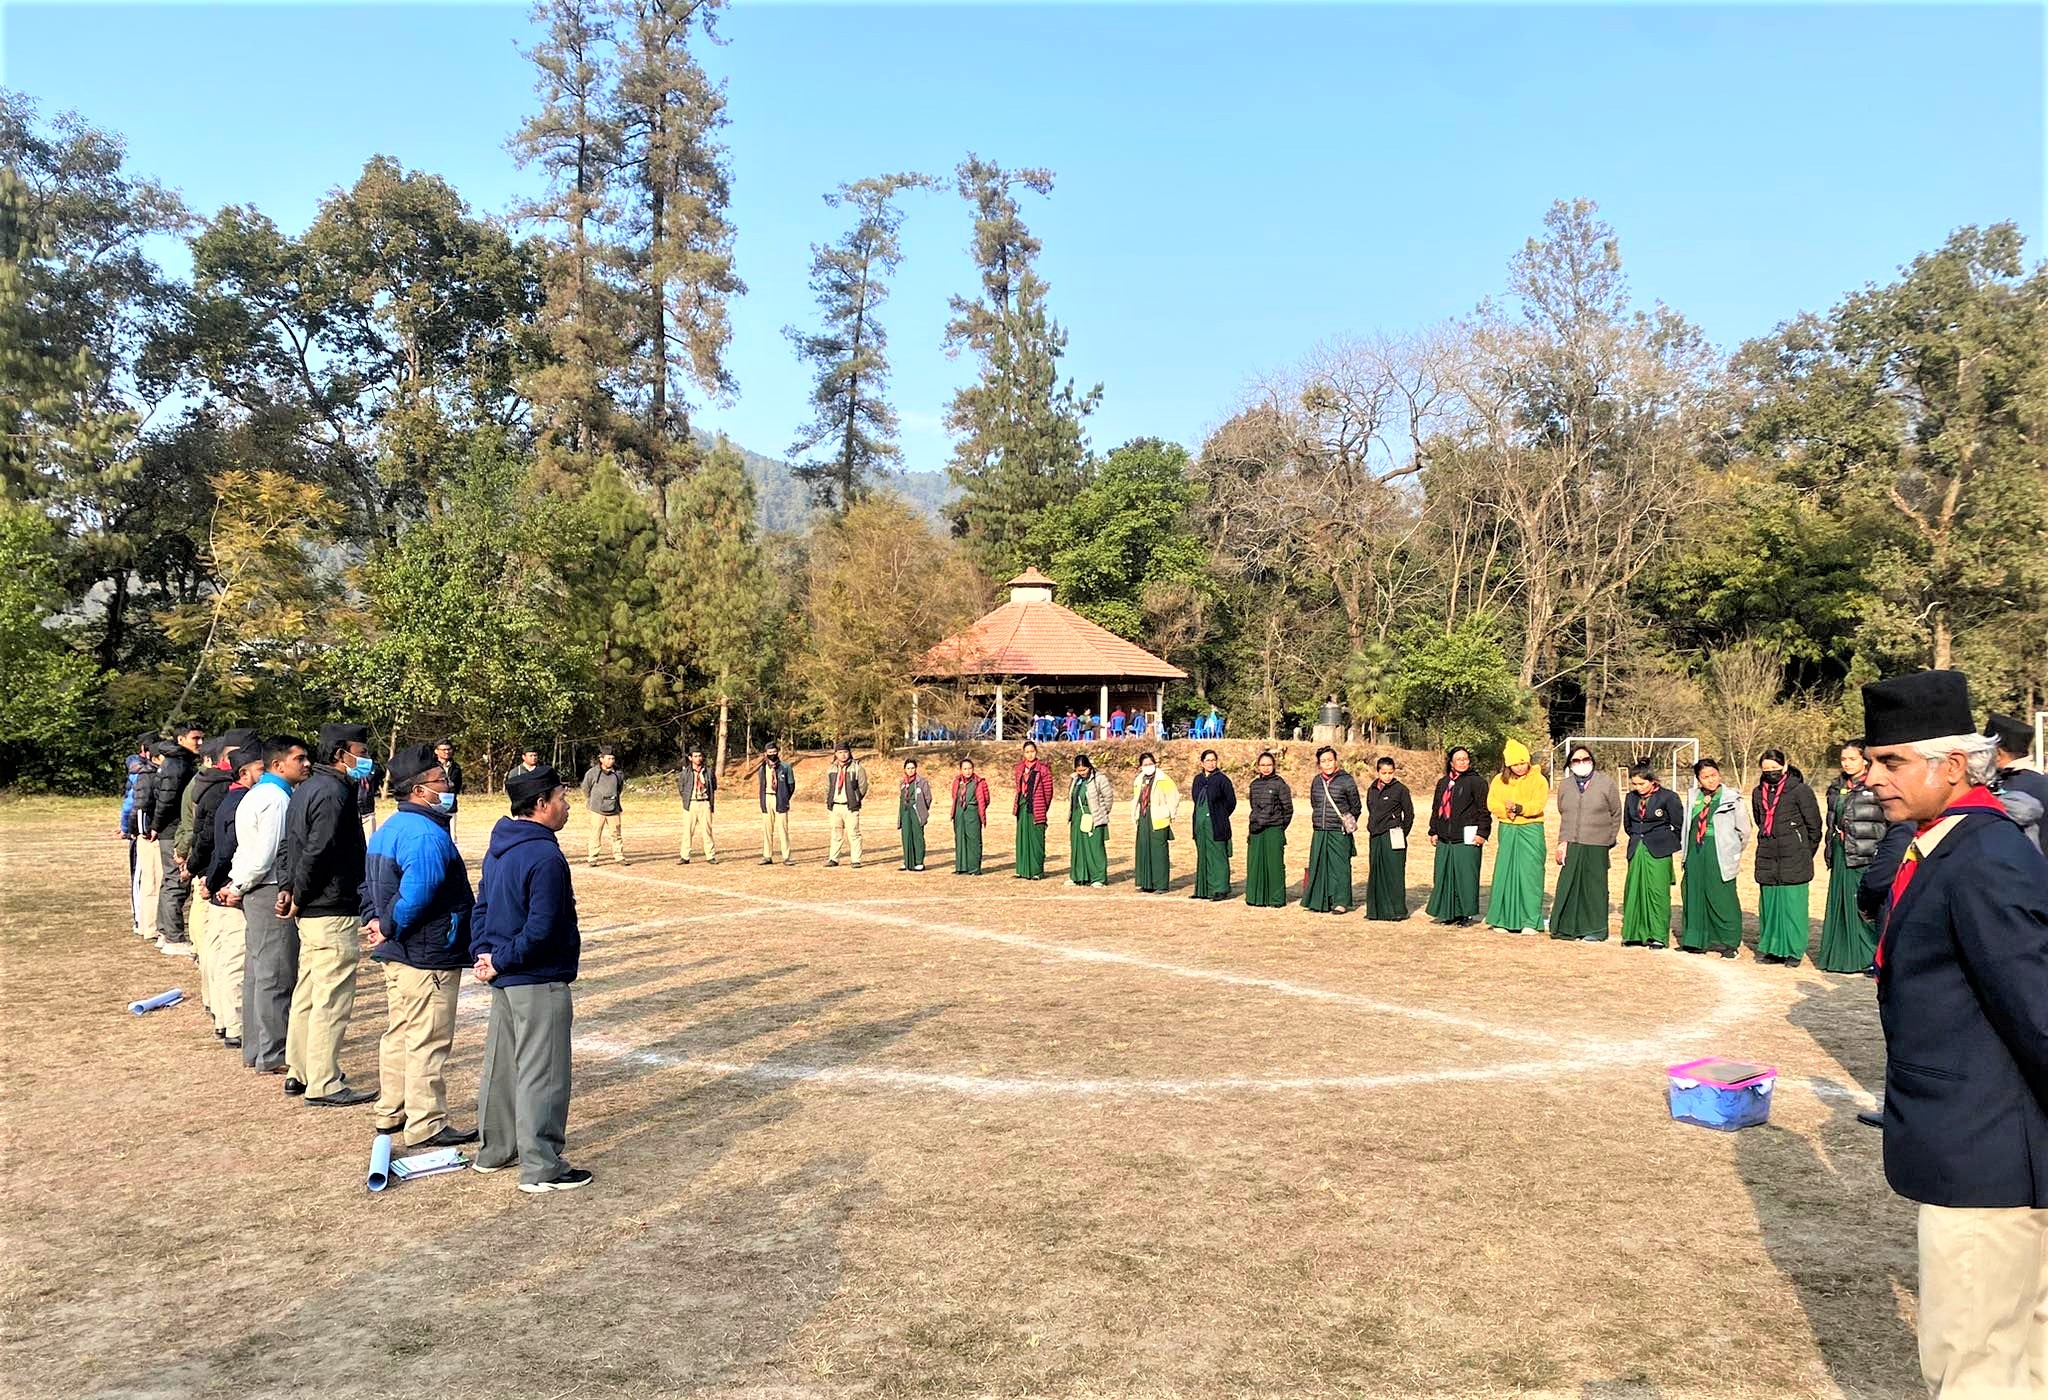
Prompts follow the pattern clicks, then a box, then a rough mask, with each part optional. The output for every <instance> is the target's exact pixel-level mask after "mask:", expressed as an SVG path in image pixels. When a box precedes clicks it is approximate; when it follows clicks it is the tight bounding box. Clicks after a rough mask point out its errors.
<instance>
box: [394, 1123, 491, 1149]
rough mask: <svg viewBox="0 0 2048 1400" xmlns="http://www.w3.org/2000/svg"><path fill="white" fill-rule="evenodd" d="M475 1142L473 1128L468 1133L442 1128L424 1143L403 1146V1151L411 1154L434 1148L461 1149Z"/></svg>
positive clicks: (411, 1143) (451, 1128)
mask: <svg viewBox="0 0 2048 1400" xmlns="http://www.w3.org/2000/svg"><path fill="white" fill-rule="evenodd" d="M475 1141H476V1129H475V1128H471V1129H470V1130H469V1131H467V1132H464V1131H463V1130H462V1129H460V1128H454V1127H444V1128H442V1129H441V1131H440V1132H438V1133H435V1134H434V1135H433V1136H432V1137H430V1138H428V1139H427V1140H426V1141H424V1142H409V1143H407V1144H406V1145H405V1149H406V1151H408V1152H411V1151H414V1150H415V1149H420V1150H424V1149H427V1148H434V1147H462V1146H465V1145H467V1144H469V1143H472V1142H475Z"/></svg>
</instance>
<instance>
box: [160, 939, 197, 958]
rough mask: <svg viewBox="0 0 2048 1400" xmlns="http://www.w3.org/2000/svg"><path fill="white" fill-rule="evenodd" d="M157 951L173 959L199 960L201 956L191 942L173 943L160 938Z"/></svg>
mask: <svg viewBox="0 0 2048 1400" xmlns="http://www.w3.org/2000/svg"><path fill="white" fill-rule="evenodd" d="M156 950H157V951H158V952H159V953H163V954H165V955H166V956H169V957H173V958H197V957H198V956H199V954H198V953H197V952H196V951H194V949H193V947H192V945H191V944H190V943H189V942H183V941H179V942H173V941H172V940H170V939H168V938H158V939H157V941H156Z"/></svg>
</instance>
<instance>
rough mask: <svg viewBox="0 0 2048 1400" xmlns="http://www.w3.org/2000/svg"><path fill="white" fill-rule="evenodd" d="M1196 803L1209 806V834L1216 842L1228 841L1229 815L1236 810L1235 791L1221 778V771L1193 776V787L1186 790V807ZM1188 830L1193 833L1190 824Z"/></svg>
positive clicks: (1228, 780) (1223, 777)
mask: <svg viewBox="0 0 2048 1400" xmlns="http://www.w3.org/2000/svg"><path fill="white" fill-rule="evenodd" d="M1198 802H1206V803H1208V804H1209V834H1210V835H1211V836H1213V837H1215V838H1216V839H1217V840H1218V841H1228V840H1229V839H1230V814H1231V813H1232V812H1235V811H1236V810H1237V789H1236V788H1235V787H1233V786H1231V782H1230V779H1228V778H1226V777H1225V776H1223V770H1222V769H1220V768H1219V769H1217V770H1216V771H1215V772H1214V773H1197V774H1195V781H1194V785H1193V786H1192V787H1190V788H1189V789H1188V805H1189V806H1190V807H1192V806H1194V805H1195V804H1196V803H1198ZM1188 830H1189V832H1190V833H1194V827H1193V825H1192V824H1190V825H1189V827H1188ZM1195 834H1199V833H1195Z"/></svg>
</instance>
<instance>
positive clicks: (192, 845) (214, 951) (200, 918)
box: [178, 729, 257, 1039]
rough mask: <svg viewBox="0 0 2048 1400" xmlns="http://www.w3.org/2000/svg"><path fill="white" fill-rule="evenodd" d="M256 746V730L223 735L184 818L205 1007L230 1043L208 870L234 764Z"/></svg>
mask: <svg viewBox="0 0 2048 1400" xmlns="http://www.w3.org/2000/svg"><path fill="white" fill-rule="evenodd" d="M256 742H257V735H256V731H255V730H253V729H230V730H228V731H227V732H226V733H223V734H221V735H219V736H218V737H217V738H215V739H214V740H213V742H211V743H210V744H208V745H207V746H206V749H205V751H204V756H205V759H206V761H205V763H204V764H203V765H202V766H201V768H200V769H199V771H198V772H197V773H196V774H194V775H193V778H192V781H191V783H189V784H188V785H187V786H186V788H185V799H186V803H187V805H188V807H189V809H190V810H189V812H187V813H186V814H184V815H183V816H182V817H181V819H180V822H179V828H178V859H179V860H180V861H182V862H183V863H184V866H185V869H186V870H187V871H188V872H189V873H190V874H191V876H192V893H193V895H194V896H195V898H194V899H193V901H192V948H193V951H194V952H195V953H196V954H197V955H198V961H199V986H200V1004H201V1006H202V1008H203V1009H204V1010H205V1012H206V1014H207V1015H208V1016H209V1017H211V1018H212V1020H213V1033H214V1034H215V1035H216V1036H218V1037H220V1038H222V1039H225V1038H226V1037H227V1033H228V1030H227V1028H228V1022H229V1020H230V1019H231V1018H230V1017H229V1015H228V1009H227V1008H226V1007H225V1006H222V1005H221V1004H220V1003H219V1002H217V1001H215V1000H214V997H213V993H214V988H215V986H216V984H217V983H218V982H219V981H220V973H219V960H220V953H221V949H220V945H219V941H218V939H217V937H216V929H215V925H216V924H217V923H219V922H220V920H218V919H217V918H216V917H215V916H216V915H217V914H220V913H223V912H225V911H223V910H221V909H220V908H219V906H217V905H215V904H214V902H213V901H212V899H211V898H210V897H209V892H208V890H207V887H206V872H207V871H208V870H210V869H212V867H213V831H214V818H215V817H216V816H217V815H218V814H219V812H220V806H221V802H222V801H223V800H224V799H225V798H226V797H227V795H228V789H229V788H231V787H233V786H234V782H235V765H236V762H237V761H238V759H239V757H240V754H241V751H242V748H243V747H244V746H245V745H250V746H253V745H255V744H256Z"/></svg>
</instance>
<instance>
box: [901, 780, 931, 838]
mask: <svg viewBox="0 0 2048 1400" xmlns="http://www.w3.org/2000/svg"><path fill="white" fill-rule="evenodd" d="M906 802H907V803H909V804H910V815H911V817H912V818H913V819H914V820H915V821H916V822H917V824H918V825H919V826H923V825H924V824H925V823H926V822H927V821H929V820H930V819H931V815H932V785H931V782H930V780H929V779H927V778H926V777H925V775H924V774H922V773H920V774H918V775H917V781H916V782H911V783H905V782H899V783H897V784H896V810H897V813H898V815H899V816H900V815H901V813H902V810H903V804H904V803H906Z"/></svg>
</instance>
